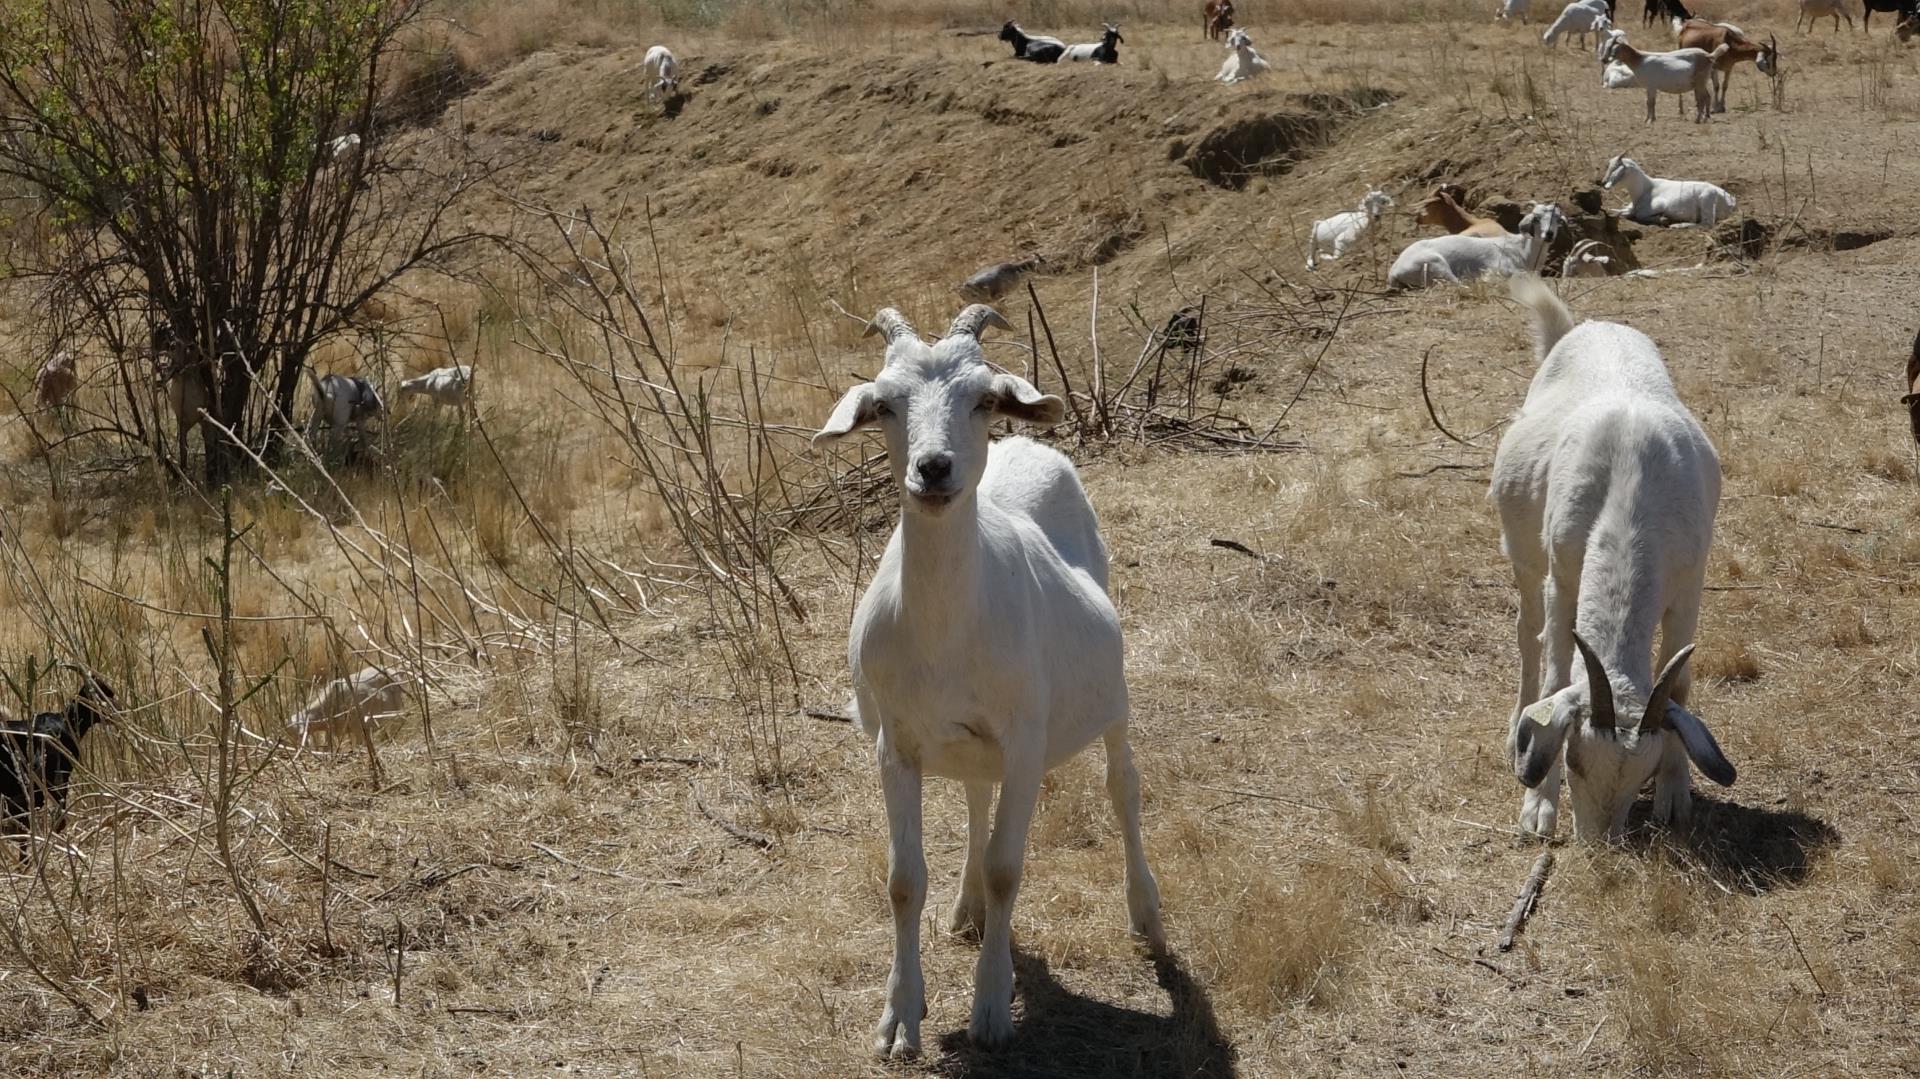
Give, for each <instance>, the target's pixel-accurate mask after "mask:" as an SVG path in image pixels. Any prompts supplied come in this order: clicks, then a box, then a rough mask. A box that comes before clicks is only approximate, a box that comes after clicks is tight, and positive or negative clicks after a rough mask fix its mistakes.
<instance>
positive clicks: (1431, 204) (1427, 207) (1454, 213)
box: [1414, 187, 1511, 239]
mask: <svg viewBox="0 0 1920 1079" xmlns="http://www.w3.org/2000/svg"><path fill="white" fill-rule="evenodd" d="M1414 221H1415V222H1416V223H1418V224H1421V225H1438V226H1440V227H1441V228H1443V229H1446V230H1447V231H1448V232H1451V233H1456V234H1458V235H1461V236H1486V237H1490V238H1492V239H1499V238H1500V237H1502V236H1508V235H1511V233H1509V232H1508V231H1507V230H1506V229H1503V228H1501V227H1500V222H1498V221H1495V220H1493V219H1492V218H1488V217H1475V216H1473V215H1472V214H1470V213H1468V212H1467V211H1465V210H1463V209H1461V208H1460V204H1459V203H1458V202H1455V201H1454V198H1453V195H1452V194H1451V193H1449V192H1448V191H1447V190H1446V188H1444V187H1439V188H1435V189H1434V192H1433V194H1431V195H1428V196H1427V201H1425V202H1423V203H1421V204H1420V212H1419V213H1418V214H1416V215H1414Z"/></svg>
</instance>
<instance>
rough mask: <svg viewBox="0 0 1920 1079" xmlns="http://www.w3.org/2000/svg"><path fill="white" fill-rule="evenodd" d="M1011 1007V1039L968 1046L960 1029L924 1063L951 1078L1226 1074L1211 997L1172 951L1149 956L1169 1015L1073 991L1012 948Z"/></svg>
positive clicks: (1202, 1078)
mask: <svg viewBox="0 0 1920 1079" xmlns="http://www.w3.org/2000/svg"><path fill="white" fill-rule="evenodd" d="M1013 968H1014V978H1015V981H1014V995H1015V998H1016V1000H1017V1002H1018V1003H1019V1005H1020V1007H1019V1008H1017V1009H1016V1011H1015V1015H1014V1020H1015V1024H1016V1025H1015V1033H1014V1039H1013V1044H1012V1045H1010V1046H1008V1047H1007V1048H1006V1049H1003V1050H1001V1051H1000V1052H997V1053H986V1052H981V1051H979V1050H976V1049H975V1048H974V1047H973V1045H972V1043H970V1042H969V1041H967V1032H966V1031H965V1030H957V1031H954V1032H953V1033H951V1034H948V1035H947V1036H946V1037H944V1038H942V1039H941V1040H940V1048H941V1050H942V1055H941V1056H940V1058H939V1059H937V1060H935V1061H934V1062H933V1064H932V1068H931V1069H930V1070H931V1071H933V1072H934V1073H935V1074H938V1075H944V1076H950V1077H952V1079H1016V1077H1033V1079H1039V1077H1041V1076H1046V1077H1048V1079H1107V1077H1119V1076H1127V1077H1133V1076H1139V1077H1142V1079H1158V1077H1166V1079H1173V1077H1176V1076H1177V1077H1180V1079H1230V1077H1232V1076H1233V1075H1235V1074H1236V1073H1235V1071H1234V1055H1233V1045H1232V1043H1231V1042H1229V1041H1228V1040H1227V1036H1226V1035H1225V1034H1222V1033H1221V1032H1220V1024H1219V1021H1218V1020H1216V1019H1215V1018H1214V1014H1213V1004H1212V1002H1210V1001H1209V1000H1208V999H1207V994H1206V991H1205V990H1204V989H1202V988H1201V987H1200V984H1199V983H1198V982H1196V981H1194V980H1193V976H1192V975H1191V974H1189V973H1188V972H1187V970H1186V968H1185V967H1184V966H1182V965H1181V963H1180V961H1179V960H1178V959H1177V958H1172V957H1163V958H1159V959H1156V960H1155V961H1154V970H1155V974H1156V976H1157V978H1158V980H1159V982H1160V987H1161V988H1162V989H1164V990H1166V992H1167V997H1168V998H1169V1000H1170V1002H1171V1004H1172V1013H1171V1014H1170V1015H1164V1016H1163V1015H1154V1014H1151V1013H1149V1012H1141V1011H1134V1010H1133V1009H1130V1008H1122V1007H1117V1006H1115V1005H1112V1004H1108V1003H1105V1002H1104V1001H1098V1000H1094V999H1092V998H1089V997H1084V996H1081V995H1079V994H1077V993H1075V992H1073V991H1072V990H1070V989H1068V988H1067V987H1066V986H1064V985H1061V984H1060V982H1059V980H1058V979H1056V978H1055V977H1054V976H1053V971H1052V970H1051V969H1049V968H1048V966H1047V961H1046V960H1045V959H1042V958H1040V957H1038V956H1034V955H1027V954H1025V953H1023V952H1020V951H1019V950H1017V949H1016V950H1015V951H1014V953H1013Z"/></svg>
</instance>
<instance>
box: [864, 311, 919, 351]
mask: <svg viewBox="0 0 1920 1079" xmlns="http://www.w3.org/2000/svg"><path fill="white" fill-rule="evenodd" d="M876 333H884V334H886V335H887V344H889V345H891V344H893V343H894V342H895V341H898V340H900V339H901V338H902V337H918V336H920V335H919V334H918V333H916V332H914V329H913V326H912V324H911V323H909V322H908V321H907V319H906V316H904V315H902V314H901V313H900V312H898V311H896V310H894V309H893V308H891V307H882V308H881V309H880V311H879V313H878V314H876V315H874V316H873V321H872V322H869V323H867V329H866V332H865V333H863V334H861V335H860V336H862V337H872V336H873V335H874V334H876Z"/></svg>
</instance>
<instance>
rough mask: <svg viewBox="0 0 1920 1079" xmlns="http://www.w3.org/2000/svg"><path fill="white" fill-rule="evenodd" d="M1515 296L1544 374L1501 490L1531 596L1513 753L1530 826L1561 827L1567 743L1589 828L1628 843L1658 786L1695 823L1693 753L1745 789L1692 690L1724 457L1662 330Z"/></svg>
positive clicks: (1502, 470) (1583, 825) (1498, 480)
mask: <svg viewBox="0 0 1920 1079" xmlns="http://www.w3.org/2000/svg"><path fill="white" fill-rule="evenodd" d="M1513 291H1514V298H1515V299H1517V300H1519V301H1520V302H1521V303H1522V304H1523V305H1525V306H1527V307H1528V308H1530V309H1531V310H1532V312H1533V321H1534V333H1535V342H1536V344H1535V355H1536V357H1537V358H1538V360H1539V363H1540V368H1539V370H1538V371H1537V372H1536V373H1535V374H1534V377H1533V382H1532V384H1531V386H1529V388H1528V390H1527V397H1526V401H1525V402H1524V403H1523V404H1522V405H1521V406H1520V411H1519V413H1518V414H1517V415H1516V416H1515V417H1514V421H1513V424H1512V426H1511V427H1509V428H1508V429H1507V433H1506V435H1505V436H1503V437H1502V438H1501V440H1500V447H1499V450H1498V451H1497V452H1496V453H1495V456H1494V463H1493V482H1492V487H1491V490H1490V492H1489V494H1490V497H1491V498H1492V499H1493V501H1494V503H1495V505H1496V506H1497V507H1498V508H1499V512H1500V525H1501V534H1502V546H1503V547H1504V549H1505V550H1506V553H1507V557H1508V558H1509V559H1511V560H1512V562H1513V576H1514V583H1515V584H1516V585H1517V586H1518V588H1519V591H1520V617H1519V621H1518V627H1517V634H1518V637H1519V644H1520V693H1519V700H1518V703H1517V704H1516V705H1515V707H1514V710H1513V715H1512V718H1511V721H1510V723H1509V727H1508V743H1507V744H1508V750H1509V754H1510V756H1511V757H1512V760H1513V763H1514V768H1515V773H1516V775H1518V776H1519V777H1520V779H1521V782H1522V783H1523V784H1526V785H1528V790H1527V792H1526V795H1525V797H1524V798H1523V800H1522V805H1521V813H1520V825H1521V827H1522V828H1523V829H1524V830H1526V831H1528V832H1530V833H1532V834H1535V835H1540V836H1547V835H1551V834H1553V830H1554V825H1555V821H1556V818H1557V816H1558V812H1559V795H1560V780H1561V774H1562V768H1561V750H1562V747H1563V745H1564V748H1565V754H1566V760H1567V761H1568V762H1570V764H1571V768H1570V769H1568V771H1569V772H1570V775H1571V780H1570V786H1571V787H1572V793H1573V826H1574V832H1575V834H1576V835H1577V836H1579V837H1581V838H1587V839H1597V838H1602V837H1605V838H1608V839H1617V838H1618V837H1619V836H1620V835H1621V833H1622V832H1623V830H1624V828H1625V826H1626V820H1627V812H1628V810H1629V809H1630V808H1631V807H1632V805H1633V802H1634V799H1635V798H1636V797H1637V796H1638V795H1639V792H1640V788H1641V787H1642V786H1643V785H1644V784H1645V783H1646V781H1647V780H1648V779H1649V778H1651V779H1653V780H1654V784H1655V785H1654V816H1655V817H1656V818H1657V819H1658V820H1661V821H1668V820H1674V821H1678V820H1683V819H1684V818H1685V817H1686V816H1687V814H1688V812H1689V810H1690V808H1691V798H1692V793H1691V791H1692V779H1691V775H1690V774H1689V772H1688V770H1687V761H1688V759H1689V758H1690V757H1691V758H1692V759H1693V760H1694V761H1696V762H1698V763H1700V765H1701V769H1702V771H1704V772H1706V773H1707V774H1708V775H1709V776H1710V777H1713V778H1715V779H1716V780H1717V781H1718V782H1721V783H1731V782H1732V781H1733V766H1732V765H1731V764H1728V763H1727V761H1726V758H1725V757H1724V756H1723V755H1721V753H1720V751H1719V747H1718V746H1717V745H1715V744H1714V742H1713V737H1712V735H1711V734H1709V733H1708V732H1707V729H1706V727H1705V725H1704V724H1702V723H1701V722H1700V720H1699V719H1698V718H1697V717H1695V716H1694V715H1693V714H1692V713H1691V712H1688V711H1687V709H1686V707H1685V705H1686V702H1687V698H1688V694H1689V691H1690V689H1691V681H1692V679H1691V675H1690V674H1689V673H1688V671H1687V670H1686V667H1685V663H1684V658H1685V657H1684V654H1683V651H1682V650H1683V649H1686V648H1688V646H1690V645H1691V643H1692V641H1693V634H1694V629H1695V627H1696V625H1697V624H1698V621H1699V617H1700V595H1701V587H1702V584H1703V582H1704V580H1705V577H1706V567H1707V552H1708V548H1709V547H1710V546H1711V544H1712V540H1713V517H1714V511H1715V508H1716V507H1717V505H1718V504H1719V500H1720V460H1719V458H1718V457H1717V456H1716V455H1715V453H1714V450H1713V444H1712V443H1711V442H1709V441H1708V439H1707V435H1706V432H1705V431H1704V430H1702V429H1701V427H1700V424H1699V422H1698V421H1697V420H1695V419H1694V417H1693V415H1692V414H1691V413H1689V412H1688V411H1687V409H1686V406H1684V405H1683V404H1681V402H1680V398H1679V395H1678V394H1676V393H1675V392H1674V388H1673V382H1672V380H1671V379H1669V378H1668V376H1667V368H1666V364H1665V363H1664V362H1663V361H1662V360H1661V357H1660V350H1659V349H1658V348H1657V347H1656V346H1655V345H1654V343H1653V342H1652V341H1651V340H1649V339H1648V338H1647V336H1646V335H1645V334H1642V333H1640V332H1639V331H1638V330H1635V329H1632V328H1630V327H1627V326H1622V325H1620V324H1618V323H1613V322H1586V323H1582V324H1581V325H1580V326H1578V327H1575V326H1574V325H1573V316H1572V315H1571V313H1569V312H1568V311H1567V308H1566V306H1565V305H1564V304H1562V303H1561V302H1560V301H1559V299H1558V298H1556V297H1555V296H1554V295H1553V293H1551V292H1549V291H1548V290H1547V288H1546V286H1545V285H1543V284H1541V283H1540V281H1539V279H1538V278H1523V279H1521V280H1518V281H1516V282H1515V283H1514V290H1513ZM1656 629H1658V630H1659V633H1660V642H1659V643H1660V653H1659V656H1660V661H1659V664H1658V666H1659V667H1660V668H1662V669H1663V674H1664V675H1665V677H1663V681H1664V682H1665V684H1666V685H1667V687H1668V688H1669V689H1670V690H1671V695H1670V696H1669V698H1668V704H1667V706H1666V708H1665V710H1664V716H1663V717H1661V718H1660V719H1658V720H1656V723H1657V724H1658V726H1657V727H1656V728H1655V729H1652V730H1643V729H1641V726H1640V719H1641V718H1642V717H1643V716H1644V713H1645V711H1646V709H1647V706H1648V704H1649V702H1650V700H1651V699H1652V698H1653V697H1654V696H1655V690H1656V687H1657V683H1656V680H1655V678H1654V670H1655V666H1654V665H1652V664H1650V663H1649V659H1650V657H1651V656H1652V654H1653V649H1654V631H1655V630H1656ZM1576 632H1577V633H1578V634H1579V636H1580V638H1581V639H1582V640H1584V641H1585V642H1586V643H1587V644H1588V645H1590V646H1592V648H1593V650H1594V653H1595V655H1596V657H1597V658H1598V659H1599V660H1600V661H1601V662H1602V663H1603V664H1604V669H1605V674H1606V676H1607V683H1608V685H1609V687H1610V689H1611V694H1612V699H1613V702H1614V725H1613V726H1611V727H1606V728H1603V727H1602V726H1601V725H1600V724H1597V723H1594V722H1593V720H1594V719H1595V716H1594V712H1595V709H1594V708H1593V703H1594V702H1593V693H1592V687H1591V684H1590V683H1589V682H1588V681H1585V680H1583V681H1581V682H1579V683H1575V682H1574V681H1573V671H1574V663H1573V657H1574V655H1575V654H1576V647H1577V646H1576V644H1575V641H1574V635H1575V633H1576ZM1543 648H1544V661H1545V668H1544V683H1543V682H1542V677H1543V670H1542V659H1543V655H1542V650H1543ZM1676 657H1679V658H1680V659H1681V662H1680V663H1679V664H1677V665H1675V666H1673V667H1671V668H1669V663H1670V662H1671V661H1672V660H1674V659H1675V658H1676ZM1582 667H1583V669H1589V670H1590V668H1586V667H1585V665H1584V664H1583V665H1582ZM1667 671H1670V672H1671V673H1670V674H1666V672H1667ZM1675 734H1677V735H1678V736H1679V737H1671V735H1675Z"/></svg>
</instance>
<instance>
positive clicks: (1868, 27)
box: [1860, 0, 1915, 34]
mask: <svg viewBox="0 0 1920 1079" xmlns="http://www.w3.org/2000/svg"><path fill="white" fill-rule="evenodd" d="M1866 3H1867V13H1866V14H1865V15H1864V16H1862V17H1861V19H1860V25H1861V27H1862V28H1863V29H1864V30H1865V31H1866V32H1867V33H1869V34H1870V33H1872V32H1873V13H1874V12H1876V11H1884V12H1886V13H1887V14H1889V15H1892V16H1893V24H1894V26H1895V27H1898V26H1899V25H1900V24H1901V23H1903V22H1906V21H1908V20H1909V19H1912V18H1914V17H1915V14H1914V4H1915V0H1866Z"/></svg>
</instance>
